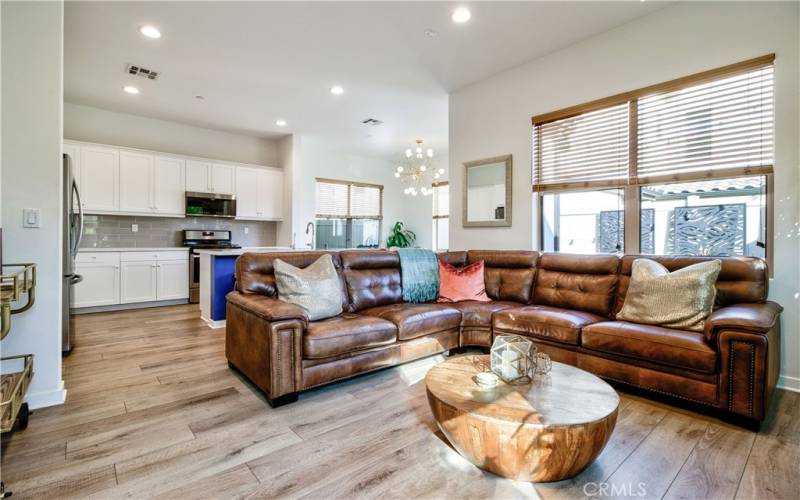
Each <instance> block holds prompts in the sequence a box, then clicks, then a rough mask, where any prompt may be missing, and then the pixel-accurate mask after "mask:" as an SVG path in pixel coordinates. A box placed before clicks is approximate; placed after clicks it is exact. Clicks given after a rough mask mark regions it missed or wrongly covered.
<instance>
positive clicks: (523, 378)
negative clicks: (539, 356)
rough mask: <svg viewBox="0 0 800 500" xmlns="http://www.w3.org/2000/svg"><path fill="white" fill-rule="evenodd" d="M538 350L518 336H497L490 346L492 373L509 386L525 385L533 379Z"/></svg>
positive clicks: (531, 343) (528, 341)
mask: <svg viewBox="0 0 800 500" xmlns="http://www.w3.org/2000/svg"><path fill="white" fill-rule="evenodd" d="M537 351H538V349H537V348H536V346H535V345H533V342H531V341H530V340H528V339H526V338H525V337H521V336H519V335H498V336H497V337H496V338H495V339H494V343H493V344H492V353H491V364H492V371H493V372H494V373H495V374H497V376H498V377H500V378H501V379H503V381H505V382H507V383H509V384H527V383H529V382H530V381H531V378H532V377H533V369H534V367H535V364H534V357H535V356H536V352H537Z"/></svg>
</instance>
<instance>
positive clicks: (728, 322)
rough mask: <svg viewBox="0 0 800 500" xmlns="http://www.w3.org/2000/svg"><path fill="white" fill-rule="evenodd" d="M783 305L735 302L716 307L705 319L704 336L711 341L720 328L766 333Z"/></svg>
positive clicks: (770, 328) (776, 319)
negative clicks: (726, 305) (719, 307)
mask: <svg viewBox="0 0 800 500" xmlns="http://www.w3.org/2000/svg"><path fill="white" fill-rule="evenodd" d="M781 311H783V307H781V306H780V305H778V304H776V303H775V302H764V303H749V304H735V305H732V306H728V307H723V308H722V309H717V310H716V311H714V312H713V313H711V315H710V316H709V317H708V318H707V319H706V322H705V336H706V339H708V340H709V341H713V340H714V337H715V336H716V334H717V332H719V331H720V330H723V329H726V330H738V331H744V332H751V333H759V334H763V335H766V334H767V333H769V331H770V330H772V328H773V327H774V326H775V324H776V323H777V321H778V317H779V316H780V314H781Z"/></svg>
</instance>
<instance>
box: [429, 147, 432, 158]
mask: <svg viewBox="0 0 800 500" xmlns="http://www.w3.org/2000/svg"><path fill="white" fill-rule="evenodd" d="M428 158H433V150H432V149H431V148H428Z"/></svg>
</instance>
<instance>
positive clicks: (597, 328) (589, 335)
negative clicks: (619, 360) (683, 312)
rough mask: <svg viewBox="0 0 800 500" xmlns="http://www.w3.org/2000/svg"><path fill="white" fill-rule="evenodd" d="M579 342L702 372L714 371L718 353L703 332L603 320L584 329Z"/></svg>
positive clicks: (603, 349) (590, 346)
mask: <svg viewBox="0 0 800 500" xmlns="http://www.w3.org/2000/svg"><path fill="white" fill-rule="evenodd" d="M581 343H582V345H583V347H584V348H586V349H591V350H594V351H600V352H606V353H610V354H617V355H620V356H627V357H630V358H636V359H641V360H644V361H650V362H653V363H660V364H662V365H667V366H672V367H677V368H685V369H688V370H694V371H699V372H704V373H713V372H714V371H715V370H716V367H717V353H716V351H714V349H712V348H711V347H710V346H709V345H708V343H707V342H706V340H705V337H704V336H703V333H702V332H690V331H684V330H672V329H669V328H663V327H660V326H652V325H639V324H636V323H627V322H625V321H605V322H602V323H596V324H594V325H589V326H587V327H586V328H584V329H583V331H582V333H581Z"/></svg>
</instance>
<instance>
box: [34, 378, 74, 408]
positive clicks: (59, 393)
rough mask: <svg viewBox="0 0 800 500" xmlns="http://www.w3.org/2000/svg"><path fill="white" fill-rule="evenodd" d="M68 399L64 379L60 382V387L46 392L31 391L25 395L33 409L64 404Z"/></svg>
mask: <svg viewBox="0 0 800 500" xmlns="http://www.w3.org/2000/svg"><path fill="white" fill-rule="evenodd" d="M66 400H67V390H66V389H64V381H63V380H62V381H61V382H60V383H59V384H58V389H53V390H50V391H44V392H33V393H31V392H29V393H28V394H27V395H26V396H25V402H26V403H28V407H29V408H30V409H31V410H35V409H37V408H45V407H47V406H56V405H63V404H64V401H66Z"/></svg>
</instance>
